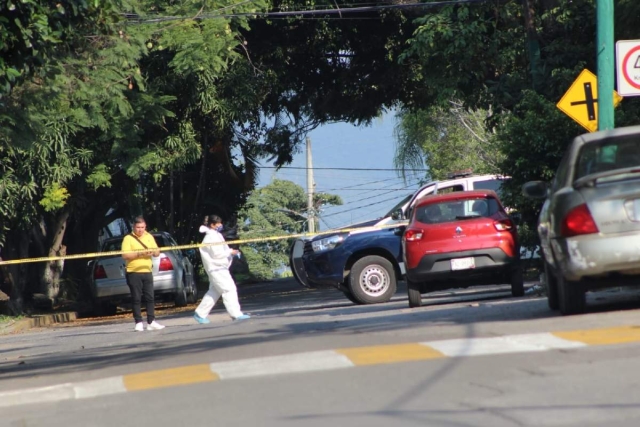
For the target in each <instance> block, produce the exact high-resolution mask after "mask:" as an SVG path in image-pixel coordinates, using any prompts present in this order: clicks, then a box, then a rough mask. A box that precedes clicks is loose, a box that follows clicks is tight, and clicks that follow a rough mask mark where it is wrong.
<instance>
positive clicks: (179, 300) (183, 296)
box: [174, 276, 188, 307]
mask: <svg viewBox="0 0 640 427" xmlns="http://www.w3.org/2000/svg"><path fill="white" fill-rule="evenodd" d="M187 300H188V295H187V286H186V284H185V283H184V276H183V277H182V286H180V289H178V292H176V297H175V301H174V304H175V306H176V307H184V306H186V305H187Z"/></svg>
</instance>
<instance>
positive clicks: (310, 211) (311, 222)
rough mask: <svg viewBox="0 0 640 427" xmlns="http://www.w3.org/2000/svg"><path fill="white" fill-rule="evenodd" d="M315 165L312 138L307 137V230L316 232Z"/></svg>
mask: <svg viewBox="0 0 640 427" xmlns="http://www.w3.org/2000/svg"><path fill="white" fill-rule="evenodd" d="M313 187H314V183H313V164H312V161H311V138H309V137H307V224H308V226H307V230H308V231H309V233H315V232H316V220H315V217H316V215H315V209H314V207H313Z"/></svg>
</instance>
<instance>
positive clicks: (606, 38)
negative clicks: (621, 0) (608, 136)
mask: <svg viewBox="0 0 640 427" xmlns="http://www.w3.org/2000/svg"><path fill="white" fill-rule="evenodd" d="M596 13H597V27H598V30H597V36H596V55H597V59H598V73H597V74H598V130H606V129H613V128H614V127H615V119H614V114H613V86H614V85H613V82H614V69H615V44H614V38H613V0H597V1H596Z"/></svg>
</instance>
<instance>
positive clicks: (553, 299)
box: [544, 261, 560, 310]
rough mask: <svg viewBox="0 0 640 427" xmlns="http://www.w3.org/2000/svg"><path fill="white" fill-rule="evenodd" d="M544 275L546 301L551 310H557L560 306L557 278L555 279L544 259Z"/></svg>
mask: <svg viewBox="0 0 640 427" xmlns="http://www.w3.org/2000/svg"><path fill="white" fill-rule="evenodd" d="M544 277H545V279H546V280H545V286H546V291H547V303H548V304H549V308H550V309H551V310H557V309H559V308H560V302H559V301H558V279H556V276H555V275H554V274H553V271H552V270H551V266H550V265H549V263H548V262H546V261H544Z"/></svg>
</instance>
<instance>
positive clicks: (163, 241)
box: [91, 232, 197, 314]
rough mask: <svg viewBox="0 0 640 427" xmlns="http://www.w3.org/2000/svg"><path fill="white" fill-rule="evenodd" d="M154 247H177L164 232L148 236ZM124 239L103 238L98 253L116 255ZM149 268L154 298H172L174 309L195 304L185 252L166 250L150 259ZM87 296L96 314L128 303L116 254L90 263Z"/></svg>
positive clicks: (122, 264) (192, 278) (122, 266)
mask: <svg viewBox="0 0 640 427" xmlns="http://www.w3.org/2000/svg"><path fill="white" fill-rule="evenodd" d="M151 234H152V235H153V237H154V238H155V239H156V243H157V245H158V247H160V248H163V247H171V246H177V243H176V241H175V240H174V239H173V237H171V235H170V234H169V233H166V232H153V233H151ZM123 237H124V236H119V237H113V238H110V239H107V240H105V241H104V243H103V244H102V248H101V252H117V251H120V250H121V248H122V239H123ZM151 260H152V262H153V265H152V269H153V288H154V291H155V295H156V298H165V299H172V300H173V301H175V305H176V306H185V305H187V304H188V303H194V302H196V298H197V288H196V281H195V276H194V273H193V264H192V263H191V261H190V260H189V258H188V257H187V256H186V251H182V250H169V251H164V252H161V253H160V256H159V257H152V258H151ZM92 264H93V265H92V267H91V268H92V270H91V279H92V280H91V294H92V297H93V302H94V308H95V311H96V313H97V314H115V312H116V308H117V305H118V304H120V303H123V302H129V301H130V300H131V293H130V291H129V286H127V281H126V278H125V262H124V259H122V256H120V255H114V256H109V257H100V258H98V259H97V260H96V261H95V262H93V263H92Z"/></svg>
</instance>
